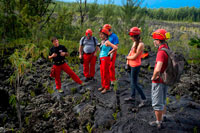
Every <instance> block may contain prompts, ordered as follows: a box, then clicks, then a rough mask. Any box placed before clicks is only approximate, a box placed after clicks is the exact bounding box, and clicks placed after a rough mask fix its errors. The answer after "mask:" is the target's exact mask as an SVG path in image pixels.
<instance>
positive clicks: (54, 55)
mask: <svg viewBox="0 0 200 133" xmlns="http://www.w3.org/2000/svg"><path fill="white" fill-rule="evenodd" d="M56 56H57V54H56V53H53V54H52V55H50V56H49V59H52V58H54V57H56Z"/></svg>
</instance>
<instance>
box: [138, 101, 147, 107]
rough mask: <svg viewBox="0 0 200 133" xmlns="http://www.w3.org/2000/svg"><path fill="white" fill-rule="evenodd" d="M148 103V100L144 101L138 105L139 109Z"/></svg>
mask: <svg viewBox="0 0 200 133" xmlns="http://www.w3.org/2000/svg"><path fill="white" fill-rule="evenodd" d="M146 102H147V100H142V101H141V102H140V104H139V105H138V107H139V108H141V107H143V106H144V105H145V103H146Z"/></svg>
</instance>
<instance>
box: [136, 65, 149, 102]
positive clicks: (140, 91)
mask: <svg viewBox="0 0 200 133" xmlns="http://www.w3.org/2000/svg"><path fill="white" fill-rule="evenodd" d="M139 72H140V66H138V67H135V71H134V74H133V75H134V76H133V82H134V87H135V89H136V90H137V91H138V93H139V94H140V96H141V98H142V100H146V97H145V95H144V93H143V91H142V89H141V88H140V86H139V85H138V75H139Z"/></svg>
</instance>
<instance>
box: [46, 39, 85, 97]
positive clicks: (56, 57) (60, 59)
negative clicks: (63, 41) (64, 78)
mask: <svg viewBox="0 0 200 133" xmlns="http://www.w3.org/2000/svg"><path fill="white" fill-rule="evenodd" d="M51 42H52V44H53V47H52V48H51V49H50V52H49V59H53V63H54V65H53V67H52V71H51V75H50V76H51V77H55V83H56V90H58V92H60V93H62V92H63V90H62V89H61V80H60V73H61V71H64V72H66V73H67V74H69V76H70V77H71V78H72V79H73V80H74V81H75V82H76V83H78V84H80V85H83V82H82V81H81V80H80V78H79V77H78V76H77V75H76V74H75V73H74V71H72V70H71V68H70V67H69V66H68V65H67V63H66V62H65V56H68V52H67V49H66V48H65V46H63V45H60V44H59V41H58V39H57V38H56V37H53V38H52V39H51Z"/></svg>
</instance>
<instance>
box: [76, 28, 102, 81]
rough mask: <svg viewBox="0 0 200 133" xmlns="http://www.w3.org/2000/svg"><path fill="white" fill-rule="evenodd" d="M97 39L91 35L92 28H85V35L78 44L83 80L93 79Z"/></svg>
mask: <svg viewBox="0 0 200 133" xmlns="http://www.w3.org/2000/svg"><path fill="white" fill-rule="evenodd" d="M97 44H98V41H97V39H96V38H95V37H93V36H92V30H91V29H87V30H86V32H85V36H84V37H82V38H81V40H80V46H79V58H80V59H83V74H84V76H85V82H88V81H89V80H95V79H94V75H95V64H96V58H97V56H96V52H97Z"/></svg>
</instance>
